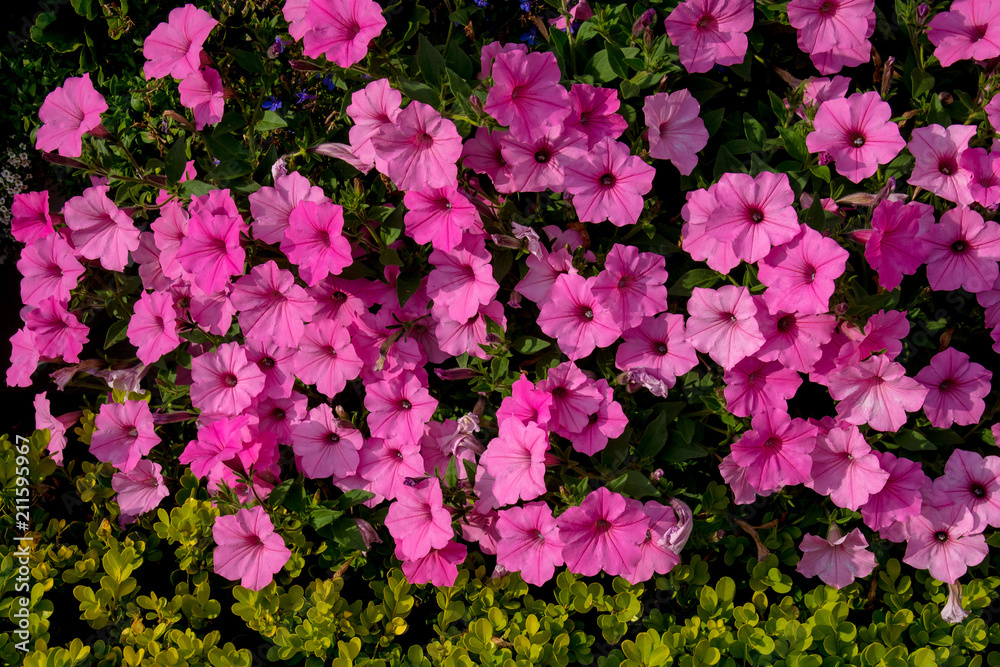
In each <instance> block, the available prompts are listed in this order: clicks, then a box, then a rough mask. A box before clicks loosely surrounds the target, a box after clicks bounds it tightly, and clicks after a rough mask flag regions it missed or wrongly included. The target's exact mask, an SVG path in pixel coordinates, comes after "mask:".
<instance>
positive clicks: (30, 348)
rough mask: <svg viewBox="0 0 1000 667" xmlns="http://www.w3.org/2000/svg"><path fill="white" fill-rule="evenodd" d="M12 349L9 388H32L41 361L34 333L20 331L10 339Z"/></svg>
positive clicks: (26, 330) (26, 329)
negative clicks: (32, 377)
mask: <svg viewBox="0 0 1000 667" xmlns="http://www.w3.org/2000/svg"><path fill="white" fill-rule="evenodd" d="M52 301H53V302H54V301H55V300H54V299H53V300H52ZM84 328H86V326H84ZM84 337H86V332H84ZM10 347H11V350H10V366H8V367H7V374H6V379H7V386H8V387H30V386H31V374H32V373H34V372H35V369H36V368H38V361H39V354H38V348H37V347H36V345H35V334H34V332H33V331H32V330H31V329H29V328H27V327H24V328H23V329H18V330H17V331H15V332H14V335H13V336H11V337H10ZM80 349H81V350H82V349H83V345H80ZM78 360H79V358H78Z"/></svg>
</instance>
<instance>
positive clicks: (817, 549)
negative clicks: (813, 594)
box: [795, 523, 875, 588]
mask: <svg viewBox="0 0 1000 667" xmlns="http://www.w3.org/2000/svg"><path fill="white" fill-rule="evenodd" d="M799 548H800V549H801V550H802V559H801V560H799V562H798V564H797V565H796V566H795V569H796V570H797V571H798V572H799V574H801V575H803V576H805V577H819V578H820V579H821V580H822V581H823V583H824V584H827V585H828V586H833V587H834V588H844V587H845V586H850V585H851V584H852V583H854V580H855V579H857V578H858V577H867V576H868V575H869V574H871V573H872V570H874V569H875V554H873V553H872V552H871V551H870V550H869V549H868V540H866V539H865V536H864V535H862V534H861V530H860V529H858V528H855V529H854V530H852V531H851V532H849V533H848V534H847V535H843V534H841V532H840V529H838V528H837V524H835V523H831V524H830V529H829V531H828V532H827V534H826V539H823V538H821V537H819V536H818V535H809V534H806V535H803V536H802V542H801V543H800V544H799Z"/></svg>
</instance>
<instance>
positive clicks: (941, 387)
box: [938, 380, 951, 391]
mask: <svg viewBox="0 0 1000 667" xmlns="http://www.w3.org/2000/svg"><path fill="white" fill-rule="evenodd" d="M938 389H939V390H941V391H948V390H949V389H951V381H950V380H942V381H941V384H939V385H938Z"/></svg>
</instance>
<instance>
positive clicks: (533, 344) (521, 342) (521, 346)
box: [513, 336, 552, 355]
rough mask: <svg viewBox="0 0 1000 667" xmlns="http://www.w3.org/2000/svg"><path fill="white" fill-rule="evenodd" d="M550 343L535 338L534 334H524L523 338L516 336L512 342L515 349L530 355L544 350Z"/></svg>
mask: <svg viewBox="0 0 1000 667" xmlns="http://www.w3.org/2000/svg"><path fill="white" fill-rule="evenodd" d="M551 344H552V343H550V342H549V341H547V340H545V339H543V338H536V337H535V336H524V337H523V338H518V339H517V340H515V341H514V343H513V347H514V349H515V350H516V351H518V352H520V353H521V354H527V355H531V354H535V353H536V352H540V351H542V350H544V349H545V348H547V347H549V346H550V345H551Z"/></svg>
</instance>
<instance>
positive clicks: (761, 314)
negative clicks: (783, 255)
mask: <svg viewBox="0 0 1000 667" xmlns="http://www.w3.org/2000/svg"><path fill="white" fill-rule="evenodd" d="M758 299H759V300H760V302H763V297H755V301H756V300H758ZM757 324H758V325H759V326H760V334H761V336H763V337H764V345H763V346H761V348H760V349H759V350H757V352H755V353H754V356H756V357H757V358H758V359H760V360H761V361H775V360H777V361H779V362H781V364H782V365H783V366H785V367H787V368H790V369H792V370H795V371H798V372H800V373H809V372H810V371H812V369H813V367H814V366H815V365H816V362H817V361H819V359H820V357H821V356H822V350H821V346H822V345H824V344H825V343H829V342H830V340H831V339H832V338H833V330H834V328H836V326H837V321H836V318H835V317H834V316H833V315H828V314H827V315H800V314H798V313H795V312H791V313H788V312H783V311H778V312H776V313H770V312H768V310H767V308H766V306H764V305H761V304H760V303H759V304H758V307H757Z"/></svg>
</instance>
